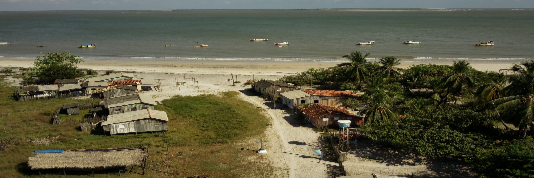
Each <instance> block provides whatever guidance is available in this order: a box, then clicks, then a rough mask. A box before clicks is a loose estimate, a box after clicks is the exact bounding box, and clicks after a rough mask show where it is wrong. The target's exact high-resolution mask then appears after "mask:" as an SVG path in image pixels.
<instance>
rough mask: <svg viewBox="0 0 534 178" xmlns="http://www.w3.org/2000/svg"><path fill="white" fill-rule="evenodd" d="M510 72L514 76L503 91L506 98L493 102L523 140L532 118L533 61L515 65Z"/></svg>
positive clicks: (533, 102)
mask: <svg viewBox="0 0 534 178" xmlns="http://www.w3.org/2000/svg"><path fill="white" fill-rule="evenodd" d="M512 70H513V71H514V72H515V74H514V75H512V76H510V79H509V81H510V85H508V86H507V87H506V88H505V89H504V90H505V93H506V94H507V95H508V96H507V97H503V98H499V99H496V100H494V101H493V102H494V103H495V105H497V110H498V111H500V112H502V113H504V114H503V116H504V117H507V118H509V119H510V120H511V121H512V123H513V124H514V125H515V126H517V127H519V132H520V135H519V136H520V137H521V138H525V137H526V134H527V132H528V130H530V125H531V124H532V121H533V118H534V61H529V62H524V63H521V65H518V64H516V65H514V66H513V67H512Z"/></svg>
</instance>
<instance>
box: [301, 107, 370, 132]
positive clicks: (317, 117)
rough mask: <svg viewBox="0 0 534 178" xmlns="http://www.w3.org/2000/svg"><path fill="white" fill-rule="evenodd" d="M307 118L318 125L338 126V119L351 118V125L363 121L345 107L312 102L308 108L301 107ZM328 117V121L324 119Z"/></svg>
mask: <svg viewBox="0 0 534 178" xmlns="http://www.w3.org/2000/svg"><path fill="white" fill-rule="evenodd" d="M301 111H302V112H303V113H304V117H305V118H306V120H308V121H310V122H311V123H312V124H313V125H315V126H316V127H325V126H326V127H337V126H338V123H337V121H338V120H350V121H351V126H356V125H360V124H362V123H363V118H362V117H360V116H358V115H355V114H352V113H351V112H349V111H348V110H347V109H346V108H344V107H333V106H327V105H322V104H312V105H310V106H308V107H306V108H301ZM323 118H328V121H323Z"/></svg>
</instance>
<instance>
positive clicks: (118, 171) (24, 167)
mask: <svg viewBox="0 0 534 178" xmlns="http://www.w3.org/2000/svg"><path fill="white" fill-rule="evenodd" d="M17 171H18V172H20V173H22V174H24V175H26V176H35V175H59V176H65V177H68V176H69V175H78V176H80V175H88V176H91V175H99V174H103V175H106V176H108V175H117V176H120V175H123V174H139V175H141V173H137V172H131V171H128V170H127V168H125V167H118V168H112V169H105V170H94V171H92V170H63V169H44V170H32V169H31V168H30V167H29V166H28V163H27V162H23V163H20V164H18V165H17ZM45 177H46V176H45Z"/></svg>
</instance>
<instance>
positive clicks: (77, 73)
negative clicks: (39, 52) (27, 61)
mask: <svg viewBox="0 0 534 178" xmlns="http://www.w3.org/2000/svg"><path fill="white" fill-rule="evenodd" d="M81 62H83V60H82V59H80V58H78V56H74V55H71V54H70V53H68V52H64V53H47V54H46V55H44V56H37V59H36V60H35V62H34V63H33V65H34V66H35V67H36V69H35V70H34V71H33V72H31V74H30V76H29V77H27V78H26V81H27V82H29V81H31V80H32V79H33V78H34V77H36V78H38V79H39V81H40V82H42V83H54V81H55V80H56V79H72V78H78V77H83V76H84V73H83V71H81V70H79V69H78V68H77V66H76V64H79V63H81Z"/></svg>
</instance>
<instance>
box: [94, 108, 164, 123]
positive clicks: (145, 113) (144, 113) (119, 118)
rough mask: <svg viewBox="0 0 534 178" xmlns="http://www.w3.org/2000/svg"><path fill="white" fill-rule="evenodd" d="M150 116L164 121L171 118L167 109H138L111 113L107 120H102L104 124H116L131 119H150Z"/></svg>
mask: <svg viewBox="0 0 534 178" xmlns="http://www.w3.org/2000/svg"><path fill="white" fill-rule="evenodd" d="M149 113H150V114H149ZM148 118H152V119H157V120H162V121H169V118H168V117H167V113H166V112H165V111H158V110H138V111H131V112H126V113H119V114H114V115H109V116H108V118H107V120H106V121H104V122H102V125H109V124H116V123H121V122H129V121H135V120H141V119H148Z"/></svg>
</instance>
